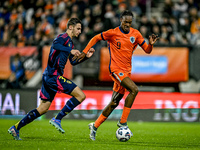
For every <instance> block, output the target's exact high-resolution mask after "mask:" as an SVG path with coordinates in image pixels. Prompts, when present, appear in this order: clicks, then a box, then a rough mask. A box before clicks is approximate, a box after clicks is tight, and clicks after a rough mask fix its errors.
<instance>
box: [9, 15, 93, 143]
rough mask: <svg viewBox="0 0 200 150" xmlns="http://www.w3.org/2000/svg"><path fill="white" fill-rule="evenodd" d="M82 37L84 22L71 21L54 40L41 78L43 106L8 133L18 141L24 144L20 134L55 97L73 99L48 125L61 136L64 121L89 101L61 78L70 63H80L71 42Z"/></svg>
mask: <svg viewBox="0 0 200 150" xmlns="http://www.w3.org/2000/svg"><path fill="white" fill-rule="evenodd" d="M80 33H81V21H80V20H79V19H78V18H71V19H70V20H69V21H68V23H67V31H66V32H65V33H63V34H60V35H58V36H57V37H56V38H55V39H54V41H53V43H52V46H51V49H50V53H49V59H48V64H47V68H46V69H45V71H44V73H43V76H42V88H41V91H40V99H41V101H40V105H39V106H38V107H37V108H36V109H33V110H31V111H30V112H29V113H28V114H27V115H26V116H25V117H24V118H23V119H22V120H21V121H19V122H18V123H16V124H15V125H13V126H12V127H10V128H9V129H8V132H9V133H10V134H11V135H12V136H13V137H14V139H15V140H21V138H20V136H19V130H20V129H21V128H22V127H24V126H25V125H27V124H28V123H30V122H32V121H33V120H35V119H36V118H38V117H40V116H41V115H43V114H45V113H46V112H47V111H48V109H49V107H50V105H51V102H52V101H53V99H54V97H55V95H56V93H65V94H68V95H71V96H72V98H70V99H69V100H68V101H67V102H66V104H65V106H64V107H63V108H62V110H61V111H60V112H59V113H58V114H57V115H56V116H55V117H54V118H52V119H51V120H50V121H49V122H50V124H51V125H53V126H55V128H56V129H58V131H60V132H61V133H64V132H65V131H64V130H63V129H62V127H61V119H62V118H63V117H64V116H66V115H67V114H68V113H70V112H71V111H72V110H73V109H74V108H75V107H76V106H78V105H79V104H80V103H81V102H82V101H83V100H84V99H85V97H86V96H85V94H84V93H83V92H82V90H81V89H80V88H79V87H78V86H77V85H76V84H75V83H73V82H72V81H71V80H69V79H67V78H65V77H63V76H62V75H63V69H64V67H65V64H66V63H67V60H68V59H69V60H70V63H71V64H72V65H76V64H78V63H80V62H77V61H76V60H73V59H72V58H73V57H74V56H79V54H80V52H79V50H75V49H73V47H74V45H73V42H72V38H73V37H78V35H79V34H80ZM94 51H95V50H94V49H93V48H91V49H90V50H89V52H88V53H87V55H86V57H85V58H84V59H83V61H84V60H86V59H88V58H90V57H91V56H92V55H93V53H94ZM83 61H81V62H83Z"/></svg>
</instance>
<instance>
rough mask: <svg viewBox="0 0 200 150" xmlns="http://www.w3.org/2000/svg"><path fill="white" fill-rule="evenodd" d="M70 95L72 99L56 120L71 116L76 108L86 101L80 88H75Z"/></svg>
mask: <svg viewBox="0 0 200 150" xmlns="http://www.w3.org/2000/svg"><path fill="white" fill-rule="evenodd" d="M70 95H71V96H72V98H70V99H69V100H68V101H67V102H66V104H65V106H64V107H63V108H62V110H61V111H60V112H59V113H58V115H57V116H56V117H55V118H56V119H59V120H61V119H62V118H63V117H64V116H66V115H67V114H69V113H70V112H71V111H72V110H73V109H74V108H75V107H77V106H78V105H79V104H80V103H81V102H82V101H83V100H84V99H85V94H84V93H83V92H82V90H81V89H80V88H79V87H78V86H77V87H75V88H74V90H73V91H72V92H71V94H70Z"/></svg>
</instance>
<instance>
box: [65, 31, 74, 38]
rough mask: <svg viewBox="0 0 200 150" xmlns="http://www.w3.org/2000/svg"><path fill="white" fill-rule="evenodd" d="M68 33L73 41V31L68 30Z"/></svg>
mask: <svg viewBox="0 0 200 150" xmlns="http://www.w3.org/2000/svg"><path fill="white" fill-rule="evenodd" d="M66 33H67V34H68V36H69V37H70V38H71V39H72V37H73V36H72V30H67V31H66Z"/></svg>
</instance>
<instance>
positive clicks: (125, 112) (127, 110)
mask: <svg viewBox="0 0 200 150" xmlns="http://www.w3.org/2000/svg"><path fill="white" fill-rule="evenodd" d="M130 111H131V108H128V107H124V109H123V112H122V116H121V120H120V123H126V122H127V118H128V116H129V114H130Z"/></svg>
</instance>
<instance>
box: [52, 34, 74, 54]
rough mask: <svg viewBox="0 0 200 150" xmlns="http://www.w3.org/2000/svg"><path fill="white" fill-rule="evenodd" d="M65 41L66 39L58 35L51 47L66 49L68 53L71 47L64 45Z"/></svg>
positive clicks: (60, 49)
mask: <svg viewBox="0 0 200 150" xmlns="http://www.w3.org/2000/svg"><path fill="white" fill-rule="evenodd" d="M65 42H66V40H65V39H64V38H63V37H61V36H60V37H58V38H56V39H55V40H54V41H53V44H52V47H53V49H55V50H59V51H65V52H66V51H68V52H69V53H70V52H71V50H72V48H71V47H66V46H64V44H65Z"/></svg>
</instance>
